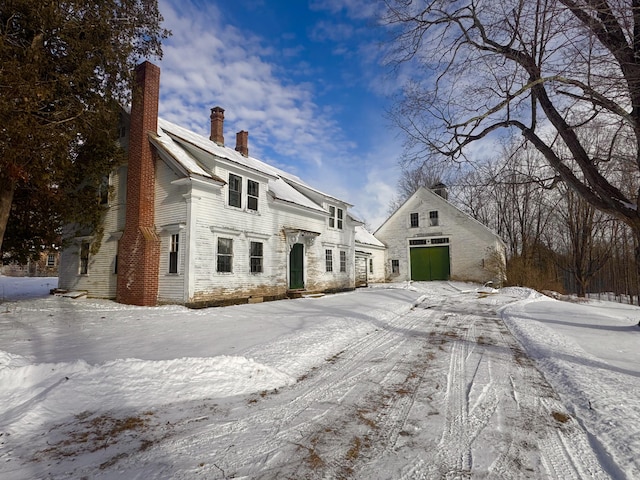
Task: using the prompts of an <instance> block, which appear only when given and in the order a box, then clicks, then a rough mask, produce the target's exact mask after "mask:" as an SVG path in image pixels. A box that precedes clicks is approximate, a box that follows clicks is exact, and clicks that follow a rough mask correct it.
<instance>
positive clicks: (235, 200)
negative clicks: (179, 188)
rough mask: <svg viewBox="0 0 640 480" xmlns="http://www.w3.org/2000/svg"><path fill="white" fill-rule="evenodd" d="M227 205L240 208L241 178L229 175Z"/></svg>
mask: <svg viewBox="0 0 640 480" xmlns="http://www.w3.org/2000/svg"><path fill="white" fill-rule="evenodd" d="M229 205H231V206H232V207H238V208H242V177H240V176H238V175H234V174H233V173H230V174H229Z"/></svg>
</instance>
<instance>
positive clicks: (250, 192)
mask: <svg viewBox="0 0 640 480" xmlns="http://www.w3.org/2000/svg"><path fill="white" fill-rule="evenodd" d="M259 192H260V184H259V183H258V182H254V181H253V180H247V208H248V209H249V210H255V211H257V210H258V194H259Z"/></svg>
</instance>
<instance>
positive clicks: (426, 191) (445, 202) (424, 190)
mask: <svg viewBox="0 0 640 480" xmlns="http://www.w3.org/2000/svg"><path fill="white" fill-rule="evenodd" d="M423 194H427V195H428V196H430V197H431V199H432V200H433V201H435V202H436V203H438V202H440V203H441V204H442V205H443V206H444V207H446V208H450V209H452V210H454V211H456V212H457V213H459V214H460V215H464V216H465V217H466V218H467V219H468V220H470V221H471V222H473V223H475V224H476V225H478V226H480V227H482V228H483V229H484V230H485V231H486V232H487V233H489V234H491V235H493V236H494V237H496V238H497V239H498V241H499V242H501V243H502V244H504V241H503V240H502V238H500V236H499V235H498V234H497V233H496V232H494V231H493V230H491V229H490V228H489V227H487V226H486V225H485V224H484V223H482V222H480V221H479V220H477V219H475V218H473V217H472V216H471V215H469V214H468V213H466V212H463V211H462V210H460V209H459V208H458V207H456V206H455V205H454V204H453V203H451V202H449V200H446V199H445V198H443V197H441V196H440V195H438V194H437V193H435V192H434V191H432V190H430V189H428V188H426V187H419V188H418V189H417V190H416V191H415V192H413V195H411V196H410V197H409V198H407V199H406V200H405V201H404V202H403V203H402V205H400V206H399V207H398V208H396V210H395V211H394V212H393V213H392V214H391V215H389V217H388V218H387V219H386V220H385V221H384V222H383V223H382V225H380V226H379V227H378V228H377V229H376V231H375V232H374V235H375V234H376V233H378V232H379V231H380V230H381V229H382V227H384V226H385V225H386V224H387V223H388V222H389V221H390V220H391V219H392V218H394V217H395V216H396V215H398V213H399V212H400V210H403V209H404V207H405V205H407V204H408V203H409V202H410V201H412V200H413V199H414V198H416V197H418V196H420V195H423Z"/></svg>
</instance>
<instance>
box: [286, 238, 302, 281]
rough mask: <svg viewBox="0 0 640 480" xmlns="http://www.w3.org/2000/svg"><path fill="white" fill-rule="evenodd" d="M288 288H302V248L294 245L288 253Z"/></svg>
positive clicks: (297, 244) (296, 244) (299, 245)
mask: <svg viewBox="0 0 640 480" xmlns="http://www.w3.org/2000/svg"><path fill="white" fill-rule="evenodd" d="M289 288H290V289H291V290H297V289H299V288H304V246H303V245H302V244H301V243H295V244H294V245H293V248H292V249H291V252H290V253H289Z"/></svg>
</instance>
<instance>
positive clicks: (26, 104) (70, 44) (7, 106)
mask: <svg viewBox="0 0 640 480" xmlns="http://www.w3.org/2000/svg"><path fill="white" fill-rule="evenodd" d="M162 20H163V19H162V16H161V15H160V12H159V10H158V4H157V0H100V1H98V0H57V1H50V0H39V1H33V0H2V1H1V2H0V252H3V257H2V258H3V259H4V260H7V259H8V258H9V257H14V258H24V257H25V254H28V253H32V254H36V253H37V252H36V250H37V249H38V248H40V247H42V246H49V244H51V243H55V242H56V241H57V239H58V238H59V235H60V227H61V225H62V224H63V223H75V224H77V225H78V226H79V227H83V228H88V229H90V230H92V231H93V230H95V228H97V226H98V225H99V220H100V216H101V212H102V208H103V206H102V205H101V203H100V201H99V195H98V192H99V189H100V186H101V184H102V181H103V179H104V177H105V176H106V175H108V173H109V172H110V171H111V170H112V169H113V168H114V166H116V165H117V164H118V163H119V162H121V160H122V153H121V151H120V149H119V147H118V146H117V143H116V140H117V137H118V131H117V127H118V118H119V117H118V116H119V113H120V108H121V106H122V105H126V104H127V103H128V101H129V95H130V88H129V87H130V80H131V72H132V71H133V68H134V66H135V64H137V63H138V62H139V61H140V59H142V58H147V57H158V58H160V57H161V56H162V49H161V41H162V40H163V39H165V38H167V36H168V35H169V34H170V32H168V31H167V30H165V29H163V28H162V27H161V22H162ZM8 224H9V225H8ZM4 240H6V246H5V242H4Z"/></svg>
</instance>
